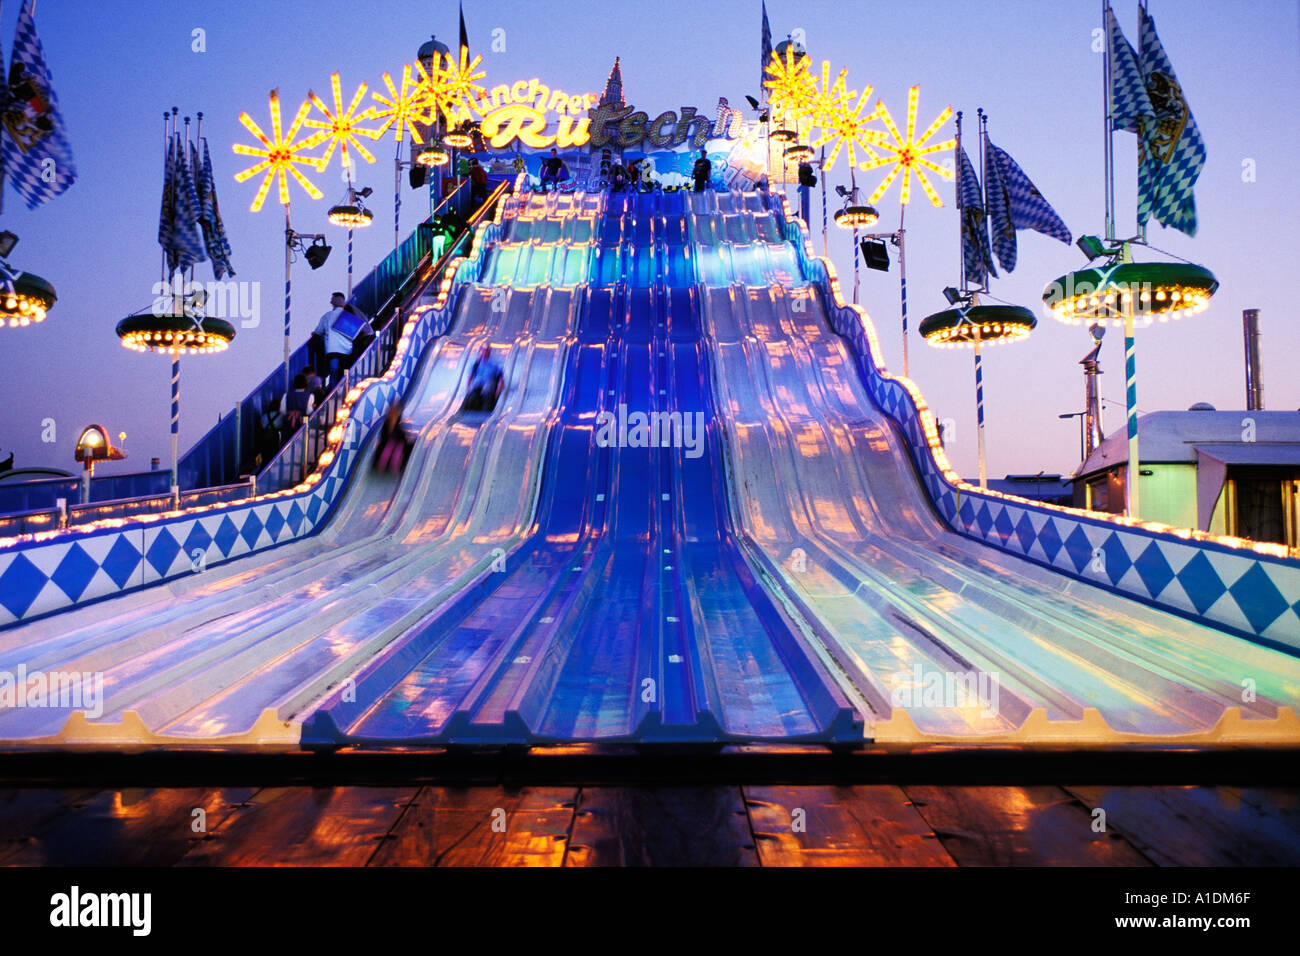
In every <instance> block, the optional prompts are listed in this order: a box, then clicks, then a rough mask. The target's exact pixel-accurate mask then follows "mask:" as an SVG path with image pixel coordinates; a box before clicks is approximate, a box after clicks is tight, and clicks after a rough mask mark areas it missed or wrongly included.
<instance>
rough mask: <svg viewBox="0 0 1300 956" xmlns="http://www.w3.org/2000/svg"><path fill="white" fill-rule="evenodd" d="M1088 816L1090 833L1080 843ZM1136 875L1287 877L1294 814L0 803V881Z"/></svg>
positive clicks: (580, 794)
mask: <svg viewBox="0 0 1300 956" xmlns="http://www.w3.org/2000/svg"><path fill="white" fill-rule="evenodd" d="M1097 808H1101V809H1104V810H1105V811H1106V829H1105V832H1098V831H1097V830H1096V829H1095V828H1094V820H1095V816H1094V812H1093V811H1094V810H1095V809H1097ZM196 809H201V810H203V822H204V824H205V829H206V832H202V830H200V829H199V828H197V827H196V826H195V823H196V814H195V812H194V811H195V810H196ZM1152 863H1154V864H1157V865H1206V864H1209V865H1242V864H1245V865H1296V864H1297V863H1300V794H1297V793H1294V792H1291V791H1288V790H1285V789H1280V788H1237V787H1227V786H1224V787H1123V786H1120V787H1115V786H1082V785H1080V786H1069V787H1058V786H1028V787H1015V786H1012V787H1008V786H977V787H953V786H917V785H901V786H895V785H855V786H809V785H773V786H741V785H728V786H686V787H616V786H611V787H576V786H555V787H551V786H548V787H515V788H506V787H500V786H474V787H438V786H424V787H419V786H409V787H364V786H350V787H321V788H313V787H288V788H262V789H256V788H229V789H221V788H177V789H139V790H129V789H128V790H110V789H106V790H37V789H31V790H10V791H0V864H9V865H91V866H93V865H172V864H180V865H217V866H232V865H244V864H281V865H344V866H363V865H370V866H560V865H567V866H637V865H644V866H693V865H708V866H756V865H761V866H891V865H904V866H952V865H954V864H955V865H958V866H999V865H1043V864H1052V865H1129V866H1133V865H1138V866H1140V865H1150V864H1152Z"/></svg>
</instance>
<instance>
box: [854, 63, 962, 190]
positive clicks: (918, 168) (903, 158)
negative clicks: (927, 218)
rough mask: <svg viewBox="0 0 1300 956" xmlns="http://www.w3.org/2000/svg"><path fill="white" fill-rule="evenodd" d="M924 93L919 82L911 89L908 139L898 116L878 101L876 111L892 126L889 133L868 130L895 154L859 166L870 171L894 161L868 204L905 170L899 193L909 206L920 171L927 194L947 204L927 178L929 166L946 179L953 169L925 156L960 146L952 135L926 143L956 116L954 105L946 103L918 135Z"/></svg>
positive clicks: (876, 143)
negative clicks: (918, 114) (918, 106)
mask: <svg viewBox="0 0 1300 956" xmlns="http://www.w3.org/2000/svg"><path fill="white" fill-rule="evenodd" d="M920 95H921V88H920V87H919V86H914V87H912V88H911V89H910V90H908V91H907V137H906V139H905V138H904V137H903V136H902V135H901V134H900V133H899V132H898V126H897V125H896V124H895V123H894V118H893V117H892V116H890V114H889V110H888V108H887V107H886V106H885V104H884V102H883V101H881V102H879V103H877V104H876V113H877V115H878V116H879V117H880V119H881V121H882V122H883V123H884V124H885V128H886V129H887V130H888V133H889V135H888V136H886V135H885V134H884V133H881V132H880V131H879V130H871V131H869V132H868V138H869V139H870V140H871V142H872V144H873V145H875V146H878V147H879V148H880V149H882V150H885V151H886V152H888V153H892V154H893V155H891V156H884V157H881V156H876V157H875V158H873V159H871V160H868V161H867V162H865V163H863V164H862V165H861V166H859V167H858V168H859V169H861V170H863V171H864V172H867V171H870V170H872V169H878V168H880V167H882V166H890V165H892V166H893V169H891V170H890V171H889V175H887V176H886V177H885V178H884V181H882V182H881V184H880V185H879V186H877V187H876V191H875V192H873V193H872V194H871V196H870V197H869V198H868V199H867V205H869V206H874V205H875V204H876V201H877V200H878V199H880V197H881V196H883V195H884V194H885V192H886V191H887V190H888V189H889V187H890V185H892V184H893V182H894V180H895V179H897V178H898V174H899V173H902V174H903V185H902V190H901V192H900V193H899V197H898V201H899V202H900V203H901V204H902V205H904V206H906V205H907V204H908V202H909V201H910V200H911V198H912V174H914V173H915V174H916V180H917V182H919V183H920V184H921V188H922V189H924V190H925V194H926V196H928V197H929V199H930V202H931V203H932V204H933V205H935V206H942V205H943V201H942V200H941V199H940V198H939V196H938V194H937V193H936V192H935V191H934V187H933V186H931V185H930V180H929V179H927V178H926V175H925V170H927V169H928V170H930V172H932V173H937V174H938V175H940V176H942V177H943V178H944V179H952V178H953V173H952V171H951V170H949V169H945V168H944V167H943V166H940V165H939V164H938V163H935V162H933V161H932V160H929V159H926V158H925V157H927V156H933V155H934V154H936V153H942V152H945V151H948V150H952V149H956V147H957V141H956V140H955V139H949V140H944V141H943V142H942V143H934V144H932V145H930V146H926V145H925V143H926V141H927V140H928V139H929V138H930V137H931V136H933V135H934V134H935V133H937V132H938V131H939V127H941V126H943V124H944V123H946V122H948V119H949V117H951V116H952V107H951V106H945V107H944V108H943V112H942V113H940V114H939V115H938V116H937V117H935V119H934V122H933V123H931V124H930V125H929V126H928V127H926V130H925V132H924V133H922V134H921V135H920V136H916V104H917V100H918V99H919V98H920Z"/></svg>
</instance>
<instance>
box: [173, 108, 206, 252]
mask: <svg viewBox="0 0 1300 956" xmlns="http://www.w3.org/2000/svg"><path fill="white" fill-rule="evenodd" d="M186 145H187V144H186V143H185V142H184V141H183V140H182V139H181V138H180V133H177V134H176V157H177V165H176V182H177V189H176V218H175V220H174V221H173V223H172V242H173V243H174V244H175V246H176V264H177V267H178V268H181V269H188V268H189V267H190V266H192V265H194V264H195V263H199V262H203V261H205V260H206V259H207V258H208V251H207V249H206V248H205V247H204V245H203V233H202V231H201V230H200V229H199V193H198V190H197V189H196V188H195V187H194V177H193V176H192V175H191V174H190V163H189V158H188V157H187V156H186V155H185V154H186Z"/></svg>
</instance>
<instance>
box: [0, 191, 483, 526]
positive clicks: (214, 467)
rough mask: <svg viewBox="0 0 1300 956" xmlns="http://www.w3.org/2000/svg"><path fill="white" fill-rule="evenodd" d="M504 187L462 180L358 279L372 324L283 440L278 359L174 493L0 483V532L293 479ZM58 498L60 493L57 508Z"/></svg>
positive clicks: (159, 481)
mask: <svg viewBox="0 0 1300 956" xmlns="http://www.w3.org/2000/svg"><path fill="white" fill-rule="evenodd" d="M508 188H509V181H506V182H503V183H500V184H499V185H498V186H497V188H496V189H495V190H494V191H493V192H492V193H491V194H490V195H489V196H488V199H487V201H486V202H484V203H483V204H482V205H481V206H479V207H478V208H471V207H472V200H471V186H470V183H469V182H468V181H466V182H463V183H461V185H460V186H458V187H457V188H456V189H455V190H454V191H453V192H452V193H451V194H450V195H448V196H447V197H445V198H444V199H443V201H442V202H441V203H440V204H439V205H438V206H437V208H436V209H435V210H434V212H433V213H432V215H431V216H430V218H429V219H427V220H425V221H424V222H423V223H421V224H420V225H419V226H417V227H416V228H415V230H414V231H413V232H412V233H411V234H410V235H409V236H408V237H407V238H406V240H405V241H404V242H403V243H402V244H401V246H399V247H398V248H397V249H395V250H394V251H393V252H391V253H389V254H388V256H386V257H385V258H384V259H383V261H382V262H380V263H379V265H378V266H376V267H375V268H374V269H373V270H371V272H370V273H368V274H367V275H366V276H365V278H363V279H362V280H361V281H360V282H359V283H357V285H356V287H355V288H354V289H353V294H352V300H351V301H352V303H353V304H354V305H356V307H357V308H358V309H359V310H360V311H362V312H363V313H365V314H366V315H368V316H370V317H371V319H372V322H373V324H374V326H375V327H377V328H378V329H379V331H378V333H377V334H376V336H375V339H374V341H373V342H371V344H370V345H369V346H368V347H367V348H366V349H365V350H364V351H363V352H362V353H361V355H359V356H358V357H357V360H356V361H355V362H354V363H353V364H352V366H351V367H350V368H349V369H348V370H347V371H346V372H345V374H344V375H343V376H342V377H341V379H340V381H339V383H338V384H337V385H336V386H335V387H334V389H333V390H332V391H331V392H330V393H329V394H327V395H326V396H325V398H324V399H323V400H322V402H321V404H320V405H319V406H318V407H317V408H316V409H315V410H314V411H313V412H312V414H311V415H310V416H309V417H308V420H307V422H306V423H305V424H304V425H303V426H301V427H300V428H298V429H297V430H296V431H295V432H293V433H292V434H291V435H289V436H287V440H285V436H283V435H281V433H280V431H279V429H278V428H276V427H275V426H274V424H272V422H271V421H270V419H272V418H273V417H274V416H275V415H276V414H277V413H278V409H279V407H280V402H281V400H282V399H283V397H284V367H283V365H280V366H277V368H276V369H275V370H274V371H273V372H271V374H270V375H268V376H267V377H266V378H265V379H264V380H263V381H262V382H261V383H260V384H259V385H258V386H257V387H256V388H255V389H254V390H253V391H252V392H251V393H250V394H249V395H248V397H246V398H245V399H244V400H243V401H242V402H240V403H239V404H237V405H236V406H235V407H234V410H233V411H232V412H231V413H230V414H228V415H226V416H225V417H224V418H223V419H221V421H219V422H218V423H217V424H216V425H215V426H214V427H213V428H212V429H210V430H209V431H208V432H207V434H205V435H204V436H203V437H202V438H200V439H199V441H198V442H197V443H196V444H195V445H194V447H193V448H191V449H190V450H189V451H188V452H187V453H186V454H185V455H184V456H182V457H181V459H180V461H179V463H178V471H179V480H180V489H181V491H180V494H179V496H174V495H173V494H172V493H171V488H170V479H171V472H170V471H168V470H159V471H147V472H136V473H131V474H125V475H105V476H102V477H100V478H94V479H92V481H91V483H90V490H89V503H85V504H83V503H81V498H82V494H83V490H84V489H83V481H82V479H78V478H49V479H38V480H36V481H29V482H22V483H20V484H19V483H15V484H14V485H12V486H4V485H0V537H8V536H10V535H20V534H30V533H34V532H39V531H53V530H57V529H59V528H62V527H70V526H74V525H79V524H88V523H90V522H92V521H100V520H104V519H109V518H122V517H129V516H132V515H138V514H150V513H160V512H166V511H171V510H175V509H177V508H187V507H194V506H199V505H207V504H215V503H217V502H225V501H240V500H243V499H245V498H250V497H254V496H256V495H257V494H263V493H266V492H271V491H279V490H282V489H284V488H288V487H292V486H293V485H296V484H298V483H299V482H301V481H302V480H303V478H304V477H305V476H306V475H307V474H308V472H309V471H310V466H311V465H313V464H314V463H315V462H316V461H318V460H319V458H320V455H321V453H322V452H323V451H324V450H325V446H326V444H327V441H328V434H329V430H330V429H331V428H332V427H333V425H334V423H335V421H336V420H337V415H338V409H339V407H340V406H341V405H342V403H343V400H344V398H345V397H346V396H347V393H348V392H349V390H351V388H352V387H353V386H354V385H355V384H356V383H358V382H360V381H363V380H365V379H367V378H373V377H376V376H378V375H381V374H382V373H383V371H384V369H386V368H387V367H388V364H389V363H390V362H391V361H392V359H393V355H394V354H395V353H396V351H397V342H398V340H399V339H400V337H401V334H402V329H403V328H404V325H405V320H406V316H405V309H406V305H407V303H408V299H409V297H410V295H411V293H412V292H413V291H415V290H419V289H422V288H423V287H424V286H425V285H427V283H428V281H429V280H431V279H432V278H434V277H435V276H437V275H438V274H439V273H440V272H441V271H442V270H443V269H445V268H446V265H447V263H448V262H450V261H451V259H452V258H453V257H454V256H456V255H458V254H459V251H460V250H461V249H462V248H463V246H464V244H465V243H466V242H467V241H468V240H469V239H470V238H471V237H472V235H473V225H474V224H475V223H477V222H478V221H480V220H481V219H482V218H483V216H484V215H485V214H486V213H487V211H489V210H491V209H492V208H493V207H494V206H495V204H496V203H497V202H498V201H500V199H501V197H502V196H503V195H504V194H505V193H506V192H507V190H508ZM453 211H454V212H455V213H456V215H457V216H458V217H459V218H460V219H461V221H462V222H465V223H467V224H468V226H469V227H468V228H466V229H463V230H462V231H461V232H460V233H459V234H457V235H456V236H455V237H453V238H452V239H451V240H450V242H446V241H445V240H444V238H443V237H441V236H438V237H435V236H434V235H433V231H432V229H431V228H430V226H431V221H432V218H433V216H440V215H444V214H446V213H448V212H453ZM395 318H396V321H394V319H395ZM311 358H312V356H311V344H310V342H308V343H304V344H303V345H301V346H299V348H298V349H296V350H295V351H294V352H293V353H292V354H291V355H290V357H289V369H290V373H291V375H292V374H296V373H297V372H299V371H301V370H302V369H303V368H304V367H305V366H307V365H309V364H312V362H311ZM259 459H264V460H265V463H264V464H263V462H262V461H260V460H259ZM59 499H63V501H64V506H63V507H62V508H60V507H59V506H58V503H57V502H58V500H59Z"/></svg>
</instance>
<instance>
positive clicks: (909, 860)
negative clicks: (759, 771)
mask: <svg viewBox="0 0 1300 956" xmlns="http://www.w3.org/2000/svg"><path fill="white" fill-rule="evenodd" d="M744 791H745V803H746V806H747V807H748V809H749V818H750V821H751V824H752V827H753V832H754V837H755V840H756V843H757V846H758V852H759V856H760V858H761V859H762V862H763V865H764V866H954V865H955V864H954V862H953V858H952V857H951V856H950V855H949V854H948V853H947V852H946V851H945V850H944V848H943V846H942V845H941V844H940V842H939V840H938V839H936V838H935V835H934V832H933V831H932V830H931V829H930V827H929V825H928V824H927V823H926V822H925V819H924V818H923V817H922V816H921V814H920V813H918V812H917V810H916V808H915V807H914V806H913V805H912V803H911V801H909V800H908V799H907V795H906V794H905V793H904V792H903V791H902V790H901V789H900V788H898V787H894V786H879V785H870V786H846V787H813V786H802V787H795V786H775V787H745V788H744Z"/></svg>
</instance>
